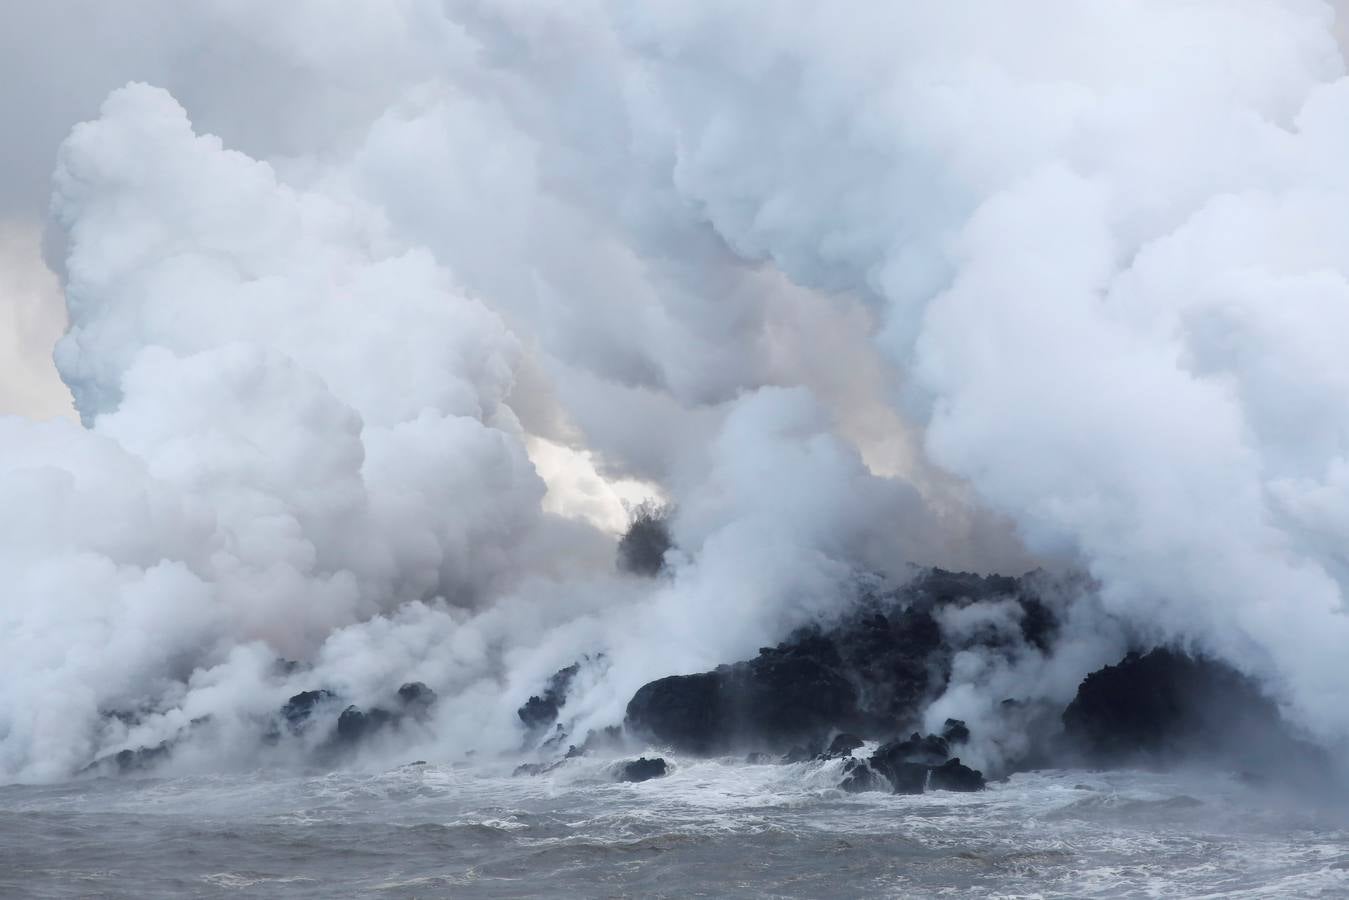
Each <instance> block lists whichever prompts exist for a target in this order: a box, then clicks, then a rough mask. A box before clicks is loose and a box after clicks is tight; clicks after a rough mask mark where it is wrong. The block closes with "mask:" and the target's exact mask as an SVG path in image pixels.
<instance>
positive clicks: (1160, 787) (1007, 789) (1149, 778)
mask: <svg viewBox="0 0 1349 900" xmlns="http://www.w3.org/2000/svg"><path fill="white" fill-rule="evenodd" d="M672 763H673V770H672V772H671V774H670V775H669V776H668V777H666V778H663V779H658V780H654V781H649V782H645V783H642V784H616V783H613V782H612V781H611V780H610V779H611V774H612V766H613V764H612V762H610V761H605V760H592V759H579V760H572V761H569V762H568V763H567V764H566V765H565V766H563V767H562V768H561V769H559V770H557V771H555V772H552V773H549V774H547V775H543V776H537V777H518V778H517V777H510V776H509V775H508V774H506V773H504V772H492V771H491V770H488V771H483V770H478V769H473V768H467V767H448V766H436V765H420V764H415V765H408V766H404V767H400V768H397V769H393V770H391V771H384V772H361V773H357V772H331V773H326V772H325V773H307V774H296V773H251V774H232V775H219V776H210V777H179V778H153V777H145V778H136V777H121V778H100V779H93V780H85V781H78V782H73V783H68V784H63V785H55V786H10V787H4V788H0V897H4V898H47V897H62V898H65V897H81V898H83V897H106V898H167V897H174V898H177V897H221V898H229V897H287V898H310V897H313V898H332V897H385V898H395V897H399V898H404V897H689V896H700V897H765V896H769V897H774V896H777V897H913V896H918V897H929V896H930V897H936V896H976V897H1218V896H1223V897H1322V896H1323V897H1342V896H1349V825H1347V824H1346V821H1345V819H1344V817H1343V815H1342V814H1341V813H1339V812H1337V811H1334V810H1324V809H1314V808H1311V807H1309V806H1308V804H1307V803H1305V802H1296V801H1291V800H1283V799H1280V798H1279V797H1277V796H1276V795H1272V794H1269V793H1265V792H1263V791H1261V790H1259V789H1256V788H1252V787H1249V786H1247V785H1245V784H1243V783H1241V782H1239V781H1237V780H1235V779H1230V778H1225V777H1217V776H1214V777H1202V778H1201V777H1197V776H1178V775H1157V774H1149V773H1140V772H1107V773H1090V772H1080V771H1049V772H1037V773H1026V774H1020V775H1016V776H1014V777H1012V778H1011V779H1009V780H1007V781H1005V782H1001V783H994V784H992V785H991V786H990V788H989V789H988V790H987V791H985V792H982V793H978V794H950V793H931V794H927V795H923V796H918V797H911V796H892V795H886V794H879V793H877V794H862V795H856V796H853V795H848V794H844V793H842V792H840V791H838V790H837V789H835V788H834V787H833V784H835V783H836V782H837V778H838V774H837V771H836V770H837V768H838V766H839V763H836V762H834V763H823V764H821V763H803V764H799V765H791V766H776V765H775V766H752V765H745V764H743V763H739V762H735V761H731V760H680V759H673V760H672Z"/></svg>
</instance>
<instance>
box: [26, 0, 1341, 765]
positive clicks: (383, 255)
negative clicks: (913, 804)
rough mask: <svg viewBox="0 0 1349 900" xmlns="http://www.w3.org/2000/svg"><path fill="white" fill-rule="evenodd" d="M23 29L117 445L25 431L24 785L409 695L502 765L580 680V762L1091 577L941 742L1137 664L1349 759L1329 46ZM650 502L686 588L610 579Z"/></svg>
mask: <svg viewBox="0 0 1349 900" xmlns="http://www.w3.org/2000/svg"><path fill="white" fill-rule="evenodd" d="M0 35H3V38H0V40H3V41H4V42H5V43H4V49H6V51H7V52H6V53H5V54H2V55H0V59H3V60H4V63H0V65H3V66H5V67H6V74H7V76H8V77H7V81H8V82H9V83H11V84H12V83H26V84H31V86H32V89H31V90H29V91H25V92H18V91H10V90H6V91H0V95H2V96H0V115H3V117H4V118H5V119H6V121H8V122H9V123H11V125H12V126H15V127H14V128H13V130H14V133H15V134H16V135H18V136H17V137H16V138H15V140H14V141H9V142H7V143H8V144H9V152H10V153H11V154H12V159H10V160H9V166H8V169H7V172H6V174H5V175H3V176H0V207H2V211H3V213H4V216H5V217H7V218H10V219H14V220H16V221H26V222H28V223H29V226H30V227H31V224H32V222H33V221H35V220H36V216H37V214H36V212H35V203H36V202H37V201H35V200H34V198H35V197H40V196H41V195H42V194H43V192H44V191H45V188H44V187H42V185H44V184H45V177H46V175H47V173H48V172H50V170H51V169H52V167H53V166H54V167H55V175H54V177H53V179H52V181H51V187H52V198H53V199H52V203H51V207H50V214H49V216H48V219H47V227H48V241H47V254H48V259H49V262H50V264H51V266H52V267H53V269H54V270H55V271H57V272H58V273H59V274H60V275H61V277H62V279H63V287H64V293H65V299H66V304H67V308H68V313H69V321H70V326H69V330H68V333H67V334H66V336H65V337H64V338H63V339H62V340H61V341H60V343H59V344H58V346H57V348H56V353H55V359H56V363H57V366H58V368H59V370H60V373H61V376H62V378H63V380H64V381H65V383H66V384H67V385H69V387H70V390H71V392H72V394H73V396H74V400H75V405H76V409H77V411H78V413H79V416H80V418H81V420H82V423H83V427H81V426H78V425H76V424H74V423H73V422H53V423H47V424H42V425H38V424H34V423H32V422H30V421H25V420H22V419H19V418H7V419H0V431H3V435H0V503H2V504H3V507H4V508H5V509H6V510H8V511H10V515H9V516H7V517H6V519H5V521H4V524H3V526H0V527H2V528H3V535H2V536H0V579H3V582H2V583H3V584H4V594H3V600H0V777H3V778H4V779H22V780H30V779H44V778H59V777H63V776H66V775H69V774H70V773H72V772H74V771H76V770H78V769H79V768H80V767H81V766H83V765H85V764H86V763H88V762H89V761H90V760H92V759H94V758H96V757H98V756H100V755H103V754H106V753H109V752H115V751H116V750H119V749H122V748H124V747H137V746H153V745H154V744H156V743H158V742H159V741H162V740H165V739H167V738H173V737H175V736H178V735H185V734H189V733H190V734H192V735H196V736H198V737H199V739H197V740H188V741H185V742H184V743H183V744H182V745H181V749H180V751H179V753H178V755H177V757H176V760H175V762H176V764H178V765H198V766H201V767H209V766H214V765H220V764H222V760H225V759H229V760H234V761H243V762H244V763H246V764H247V763H249V762H251V761H253V760H254V759H255V757H256V755H258V754H273V755H284V754H286V753H290V752H295V751H296V750H297V749H298V748H295V747H291V746H289V745H288V744H287V743H286V742H284V741H283V742H282V745H281V746H279V747H274V746H267V745H264V742H260V741H259V734H260V733H261V732H262V730H263V729H264V728H265V722H266V720H267V717H269V716H271V715H272V714H273V713H274V712H275V710H276V709H277V708H278V707H279V706H280V704H281V703H283V702H284V701H285V699H286V697H288V696H290V695H291V694H294V693H296V692H297V691H299V690H304V689H308V688H314V687H325V688H328V689H331V690H335V691H337V692H339V693H341V694H342V695H343V697H344V698H345V699H347V700H350V701H352V702H357V703H361V704H366V705H369V704H373V703H380V702H385V701H386V700H387V699H388V697H389V696H390V694H391V693H392V692H393V691H394V690H395V689H396V688H397V686H398V685H399V684H400V683H402V682H404V681H413V680H420V681H424V682H426V683H427V684H429V685H430V686H432V687H433V688H434V689H435V690H436V691H437V692H438V694H439V695H440V697H441V700H440V702H439V703H438V704H437V705H436V706H435V708H434V712H433V716H432V718H431V720H430V721H428V722H426V723H424V725H423V726H419V728H420V729H421V730H420V731H419V732H418V733H417V734H416V735H414V736H413V738H412V740H413V742H414V743H415V742H420V743H422V744H424V748H408V747H404V748H401V750H407V751H409V752H411V751H412V750H417V749H424V752H425V753H426V754H431V753H439V754H441V755H456V754H459V753H462V752H465V751H468V750H471V749H478V750H488V751H490V750H499V749H507V748H511V747H514V746H518V744H519V741H520V738H521V734H520V724H519V722H518V721H516V719H515V715H514V710H515V708H516V706H517V705H518V704H519V702H520V701H521V700H523V699H524V698H525V697H526V696H528V695H529V694H530V693H533V692H537V691H538V690H539V688H540V687H541V685H542V683H543V682H544V681H545V680H546V679H547V677H548V676H549V674H551V673H552V672H553V671H555V670H557V669H558V668H560V667H562V666H565V665H568V664H569V663H571V662H573V661H576V660H578V659H580V658H582V657H583V656H584V655H587V654H588V655H589V657H590V659H591V660H592V661H595V662H594V665H592V666H589V667H588V668H587V669H585V670H583V673H582V675H581V676H580V680H579V681H578V685H577V690H576V692H575V699H574V700H573V701H572V702H571V705H570V706H569V714H570V715H572V716H574V717H575V718H576V720H577V727H578V729H580V730H584V729H585V728H588V727H600V726H603V725H608V724H613V723H615V722H616V721H618V719H619V718H620V717H621V714H622V709H623V704H624V703H625V702H626V700H627V698H628V697H630V696H631V694H632V692H633V690H634V689H635V688H636V687H638V686H639V685H640V684H641V683H643V682H644V681H645V680H647V679H649V678H652V677H656V676H659V675H663V674H668V673H671V672H678V671H692V670H695V669H698V668H704V667H708V666H711V665H715V664H717V663H720V662H725V661H728V660H731V659H735V658H739V657H742V656H744V655H746V654H749V653H752V652H753V651H754V648H756V647H757V646H759V644H761V643H763V642H764V641H769V640H773V639H776V638H779V637H781V636H782V635H783V634H784V633H785V632H786V631H787V630H788V629H789V628H791V627H792V626H794V625H796V624H799V623H801V622H803V621H807V620H809V619H811V618H813V617H819V616H827V615H829V614H830V612H831V611H832V610H833V609H835V608H836V607H837V606H838V604H839V602H840V598H842V597H845V596H847V594H848V592H849V591H850V590H851V585H852V583H853V580H854V579H855V578H856V577H857V575H858V573H859V572H865V573H879V574H880V575H882V576H885V577H889V578H892V579H899V578H902V577H903V575H904V573H905V572H906V571H907V569H906V566H907V564H909V563H918V564H939V565H946V566H951V567H958V568H976V569H980V570H985V571H995V570H1001V571H1013V572H1016V571H1020V570H1022V569H1025V568H1027V567H1029V566H1032V565H1035V564H1036V562H1045V563H1048V564H1050V565H1063V566H1070V567H1075V568H1080V569H1082V570H1085V571H1086V572H1087V573H1089V574H1090V576H1091V578H1092V579H1093V582H1092V584H1093V585H1094V587H1093V588H1092V589H1091V590H1090V591H1087V590H1086V589H1084V590H1083V592H1082V593H1083V594H1084V595H1086V594H1090V595H1091V596H1090V597H1085V598H1084V597H1066V598H1063V602H1064V603H1065V604H1069V605H1071V604H1072V603H1074V602H1076V603H1077V606H1076V607H1075V608H1074V609H1073V611H1072V612H1070V613H1068V616H1069V619H1068V621H1069V626H1068V628H1067V634H1068V639H1067V640H1066V641H1065V642H1064V644H1063V649H1062V650H1061V651H1060V653H1059V654H1058V656H1057V658H1056V659H1054V660H1050V661H1047V662H1045V661H1041V660H1039V659H1038V658H1034V659H1032V660H1031V662H1029V663H1022V664H1021V665H1020V666H1019V667H1018V668H1015V669H1008V668H1007V667H1006V666H1004V665H1001V664H999V663H998V662H997V661H996V660H986V659H981V658H978V657H976V656H967V657H962V658H961V659H960V660H959V661H958V665H957V667H956V672H955V682H954V683H953V685H952V688H951V691H950V693H949V695H948V696H947V697H946V698H944V699H943V700H941V701H940V702H939V703H938V704H937V705H936V706H934V708H933V713H932V715H933V716H945V715H948V714H959V715H963V716H966V717H967V718H969V719H970V720H971V721H972V722H984V721H985V720H988V719H989V711H990V709H991V708H992V705H994V704H996V703H997V702H998V701H1000V700H1001V699H1003V698H1004V697H1006V696H1009V695H1013V694H1021V695H1028V696H1045V697H1052V698H1057V699H1063V698H1064V696H1065V694H1066V693H1067V694H1070V693H1071V690H1072V687H1073V686H1074V684H1075V682H1076V680H1077V679H1078V678H1080V677H1081V675H1082V674H1084V673H1085V671H1087V670H1089V669H1090V668H1092V667H1094V666H1096V665H1099V664H1100V663H1102V662H1105V661H1108V660H1109V659H1111V658H1112V656H1115V655H1117V654H1118V652H1119V651H1120V650H1121V649H1122V646H1123V644H1122V643H1121V637H1120V635H1121V633H1122V631H1121V630H1123V631H1131V632H1133V633H1139V634H1145V635H1147V636H1148V637H1151V638H1156V639H1163V638H1165V639H1171V640H1182V641H1186V642H1192V643H1194V644H1195V645H1197V646H1200V647H1202V648H1203V649H1205V650H1208V651H1210V652H1215V653H1218V654H1221V655H1223V656H1225V657H1226V658H1229V659H1231V660H1232V661H1233V662H1235V663H1236V664H1237V665H1239V666H1241V667H1242V668H1244V669H1246V670H1247V671H1250V672H1253V673H1255V674H1258V675H1260V676H1261V677H1263V678H1265V679H1267V680H1268V682H1269V683H1270V684H1271V685H1273V686H1274V688H1275V690H1277V692H1278V694H1279V696H1280V698H1281V699H1283V700H1284V701H1285V702H1286V703H1287V704H1288V706H1289V709H1290V710H1291V711H1292V712H1293V713H1294V714H1295V715H1296V716H1297V717H1298V718H1299V720H1300V721H1301V722H1302V723H1303V724H1304V725H1306V726H1307V727H1309V728H1311V729H1314V730H1315V731H1317V732H1318V733H1319V734H1320V735H1321V736H1322V737H1324V738H1326V739H1331V740H1333V739H1337V738H1343V737H1345V736H1349V714H1346V713H1345V711H1344V706H1343V703H1342V702H1340V701H1341V700H1342V697H1343V690H1342V677H1343V673H1344V671H1345V669H1344V665H1343V663H1342V656H1343V651H1344V648H1346V647H1349V627H1347V626H1346V620H1345V619H1344V616H1343V611H1342V606H1343V597H1344V591H1345V588H1346V586H1347V585H1349V582H1347V581H1346V579H1349V569H1346V566H1345V563H1344V561H1343V559H1342V554H1341V550H1340V547H1341V545H1342V544H1343V543H1344V540H1345V538H1349V474H1346V473H1349V461H1346V442H1349V363H1346V362H1345V361H1344V358H1343V355H1342V354H1341V353H1339V352H1337V351H1338V350H1339V346H1338V345H1339V343H1340V341H1339V338H1340V337H1341V336H1342V335H1344V334H1349V284H1347V283H1346V280H1345V276H1346V272H1349V203H1346V200H1349V191H1346V187H1349V176H1347V175H1346V170H1345V169H1344V163H1343V160H1344V159H1346V158H1349V157H1347V156H1346V154H1347V153H1349V127H1346V125H1345V123H1346V122H1349V81H1347V80H1345V79H1343V78H1342V72H1343V62H1342V59H1341V56H1340V52H1339V50H1338V47H1337V45H1336V43H1335V39H1334V21H1333V17H1332V12H1331V9H1330V7H1329V6H1327V5H1325V4H1323V3H1320V2H1315V0H1247V2H1231V0H1222V2H1220V0H1198V2H1192V3H1187V4H1183V5H1177V4H1174V3H1166V2H1160V0H1156V2H1136V3H1106V4H1094V5H1083V4H1080V3H1074V2H1069V0H1032V2H1027V3H1023V4H1017V5H1015V6H1011V5H1007V4H994V3H989V2H983V0H979V2H976V0H951V2H947V3H943V4H941V5H939V6H934V5H930V4H900V5H895V4H875V3H869V2H861V0H857V2H844V3H836V4H830V5H828V6H827V7H826V6H820V5H818V4H807V3H791V4H787V5H781V4H771V5H770V4H760V3H739V2H737V3H725V2H716V3H713V2H703V0H668V2H654V3H641V4H637V3H622V2H601V0H569V2H566V3H549V2H544V0H529V2H526V0H511V2H491V3H487V2H473V0H451V2H443V3H442V2H432V0H398V2H354V3H350V4H344V5H343V8H342V10H341V11H340V12H338V11H335V10H334V8H333V7H332V6H331V5H330V4H325V3H317V2H313V3H311V2H298V3H290V4H280V5H278V4H269V3H261V2H247V3H238V2H223V0H222V2H214V0H211V2H202V3H196V4H190V5H187V6H184V5H182V4H177V3H171V2H169V0H137V2H135V3H130V4H125V5H119V8H118V9H116V10H113V9H112V8H111V7H109V6H108V5H104V4H97V3H93V2H86V0H53V2H52V3H50V4H31V5H23V4H15V5H13V8H11V9H6V10H5V11H3V12H0ZM25 36H26V37H25ZM11 45H12V46H11ZM10 51H12V52H10ZM58 60H60V61H61V62H58ZM132 81H149V82H153V83H155V84H156V85H159V86H157V87H151V86H148V85H147V84H142V83H133V84H130V85H128V84H127V83H128V82H132ZM20 93H22V97H20ZM100 104H101V106H100ZM80 120H89V121H87V122H85V124H82V125H75V123H76V122H77V121H80ZM72 126H74V130H73V131H71V130H70V129H71V127H72ZM67 132H68V133H69V136H68V137H66V138H65V139H64V142H63V143H61V144H60V149H59V153H58V151H57V148H56V144H57V142H58V141H60V140H61V136H62V135H63V134H65V133H67ZM531 454H533V456H534V458H535V460H539V465H538V467H537V468H536V465H535V462H534V461H532V460H531ZM545 457H546V459H547V460H548V462H547V464H546V465H545V464H544V462H543V460H544V459H545ZM541 472H542V473H543V474H546V475H548V481H547V482H545V481H544V479H543V478H541V477H540V473H541ZM568 486H570V487H568ZM568 492H570V493H571V494H573V495H574V496H567V494H568ZM583 492H586V493H583ZM643 493H651V494H658V495H660V496H662V497H664V498H666V499H669V500H673V501H675V503H676V504H677V508H678V510H679V512H678V515H677V517H676V519H675V520H674V523H673V526H674V533H675V538H676V543H677V545H678V549H677V550H676V551H674V552H672V553H671V554H670V557H669V558H668V560H667V562H668V564H669V573H668V576H666V577H663V578H661V579H657V580H655V581H650V580H644V579H638V578H633V577H630V576H626V575H623V574H621V573H619V572H617V571H616V570H615V568H614V563H613V552H614V544H615V540H616V539H615V536H614V534H613V533H612V528H613V526H614V524H615V516H616V512H615V510H616V504H617V499H618V498H619V497H620V496H623V497H627V498H629V499H636V498H638V497H640V496H641V495H642V494H643ZM1022 542H1024V543H1025V546H1027V547H1029V552H1028V551H1027V550H1025V549H1023V546H1022ZM1095 586H1098V587H1095ZM999 614H1000V613H999V610H998V608H997V607H996V605H994V606H992V607H990V608H988V609H985V610H976V611H973V612H971V613H970V614H969V615H970V616H983V617H984V619H983V620H981V621H982V622H983V624H984V625H988V624H989V623H992V624H993V625H996V624H997V622H998V621H999V619H998V616H999ZM1117 623H1119V624H1117ZM943 626H944V627H947V628H949V629H956V630H958V629H960V628H964V627H971V626H970V622H965V621H955V620H953V621H950V622H944V623H943ZM601 654H602V656H601ZM278 658H286V659H293V660H299V661H300V662H302V663H303V664H304V666H303V667H302V668H301V669H299V670H293V669H288V668H286V667H278V666H277V660H278ZM113 713H134V714H135V715H134V716H128V715H123V716H120V717H119V716H116V715H113ZM193 721H196V722H197V724H196V725H192V724H190V723H192V722H193ZM976 730H977V729H976ZM404 738H405V740H407V739H408V738H407V735H406V734H405V735H404ZM400 752H401V751H400Z"/></svg>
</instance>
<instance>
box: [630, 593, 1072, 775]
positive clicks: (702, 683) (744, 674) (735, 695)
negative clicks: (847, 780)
mask: <svg viewBox="0 0 1349 900" xmlns="http://www.w3.org/2000/svg"><path fill="white" fill-rule="evenodd" d="M1003 598H1012V599H1014V600H1016V601H1018V602H1020V604H1021V608H1022V611H1023V616H1022V619H1021V622H1022V626H1023V635H1022V637H1020V638H1018V637H1012V638H1008V637H1006V636H1005V635H995V638H996V640H997V641H998V642H1001V643H999V644H998V645H997V647H996V648H995V649H997V650H998V651H999V652H1005V653H1008V654H1012V653H1016V652H1020V650H1023V649H1024V648H1025V647H1027V646H1028V645H1029V644H1035V643H1037V642H1038V641H1040V640H1045V641H1047V640H1048V639H1049V635H1051V634H1052V632H1053V630H1054V629H1055V628H1056V627H1057V626H1056V624H1054V621H1053V616H1052V614H1051V613H1050V612H1049V610H1048V608H1047V607H1044V606H1043V604H1041V603H1040V601H1039V600H1038V599H1036V597H1035V596H1034V594H1033V592H1031V591H1030V590H1029V588H1028V587H1027V584H1026V583H1025V582H1024V581H1023V580H1021V579H1014V578H1001V577H996V576H994V577H988V578H984V577H980V576H977V575H969V574H960V573H952V572H945V571H942V570H940V569H933V570H929V571H927V572H926V573H923V574H921V575H919V576H918V577H916V578H915V579H914V580H913V581H912V582H911V583H910V584H908V585H906V586H905V587H904V588H902V589H900V590H898V591H894V592H891V593H889V594H885V595H878V596H871V595H868V596H867V597H864V598H863V600H862V601H860V602H859V606H858V608H857V609H856V610H855V611H854V612H853V613H852V614H850V615H849V616H848V617H846V618H845V619H844V620H843V621H841V622H840V623H838V624H837V625H835V626H832V627H830V628H827V629H825V628H820V627H811V628H805V629H802V630H800V631H798V632H797V633H795V634H793V635H792V636H791V637H790V638H789V639H788V640H786V641H784V642H782V643H781V644H778V645H777V646H776V647H766V648H763V649H761V650H760V651H759V655H758V656H757V657H756V658H754V659H751V660H745V661H742V662H738V663H734V664H732V665H725V666H719V667H718V668H716V669H714V670H713V671H710V672H701V673H697V674H691V675H674V676H670V677H667V678H662V679H659V680H657V681H653V682H650V683H648V684H646V685H643V686H642V687H641V688H640V689H639V690H638V691H637V693H636V694H634V695H633V697H632V699H631V700H630V701H629V703H628V708H627V726H628V728H629V730H631V731H632V732H633V733H635V734H638V735H641V736H642V737H644V738H648V739H651V740H654V741H657V742H659V743H662V744H666V745H668V746H671V747H673V748H675V749H677V750H680V751H683V752H687V753H695V754H715V753H725V752H730V751H734V750H736V749H742V750H743V749H762V750H775V751H777V752H781V750H782V748H785V747H791V746H792V745H793V744H798V745H807V746H817V747H822V746H823V745H824V742H825V740H826V739H827V738H828V737H829V735H830V734H833V733H837V732H840V731H842V732H848V733H851V734H854V735H857V736H858V737H861V738H863V739H880V738H884V737H885V736H887V735H889V734H893V733H894V729H895V726H896V725H903V724H905V723H910V722H914V721H916V720H917V719H918V718H919V717H920V715H921V712H922V709H923V707H924V705H925V704H926V703H927V702H928V701H930V700H931V699H932V698H933V697H934V696H935V695H936V694H938V693H939V692H940V691H941V690H942V689H943V688H944V687H945V685H946V679H947V677H948V672H949V666H950V657H951V654H952V653H953V652H954V649H955V648H952V647H950V646H948V645H946V644H945V643H944V642H943V639H942V632H941V628H940V627H939V625H938V623H937V618H936V616H935V613H936V612H937V611H938V610H939V609H940V608H941V607H943V606H946V605H964V604H968V603H973V602H978V601H985V600H994V599H1003ZM1027 623H1030V624H1029V625H1027ZM1028 628H1029V629H1030V631H1029V633H1027V632H1026V629H1028ZM995 638H989V640H994V639H995ZM1023 638H1024V640H1023ZM1009 641H1010V643H1008V642H1009ZM1018 642H1020V643H1018ZM1004 644H1005V645H1006V646H1004ZM1013 645H1016V646H1013ZM1018 648H1019V649H1018ZM943 759H945V757H944V756H943Z"/></svg>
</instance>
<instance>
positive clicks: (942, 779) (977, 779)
mask: <svg viewBox="0 0 1349 900" xmlns="http://www.w3.org/2000/svg"><path fill="white" fill-rule="evenodd" d="M931 773H932V774H931V775H930V776H929V777H928V782H927V786H928V790H932V791H982V790H983V789H984V773H982V772H980V771H979V770H977V769H971V768H970V767H969V766H967V765H964V764H962V763H961V762H960V760H959V759H958V758H956V759H948V760H947V761H946V762H944V763H942V764H941V765H940V766H933V767H932V768H931Z"/></svg>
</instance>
